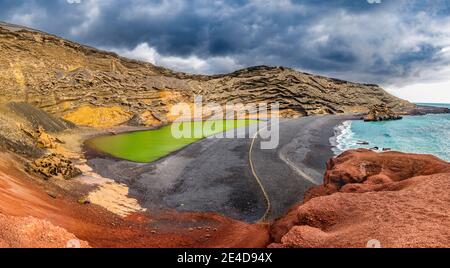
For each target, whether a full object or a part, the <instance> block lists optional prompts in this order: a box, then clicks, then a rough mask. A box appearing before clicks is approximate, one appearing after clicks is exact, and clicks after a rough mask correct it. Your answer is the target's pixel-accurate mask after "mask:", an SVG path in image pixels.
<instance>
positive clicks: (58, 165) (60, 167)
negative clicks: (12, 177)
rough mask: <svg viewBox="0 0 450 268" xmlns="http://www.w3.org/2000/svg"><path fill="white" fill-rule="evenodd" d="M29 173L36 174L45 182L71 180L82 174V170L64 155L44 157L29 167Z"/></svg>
mask: <svg viewBox="0 0 450 268" xmlns="http://www.w3.org/2000/svg"><path fill="white" fill-rule="evenodd" d="M26 170H27V172H29V173H32V174H36V175H38V176H40V177H42V178H44V179H45V180H49V179H51V178H61V179H65V180H69V179H72V178H75V177H77V176H79V175H81V174H82V172H81V170H80V169H79V168H77V167H75V165H74V164H73V163H72V161H70V160H69V159H67V158H66V157H64V156H62V155H58V154H51V155H46V156H43V157H41V158H39V159H37V160H35V161H33V162H31V163H29V164H28V165H27V168H26Z"/></svg>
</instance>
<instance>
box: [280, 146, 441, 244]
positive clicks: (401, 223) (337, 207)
mask: <svg viewBox="0 0 450 268" xmlns="http://www.w3.org/2000/svg"><path fill="white" fill-rule="evenodd" d="M449 191H450V163H448V162H445V161H442V160H440V159H438V158H436V157H434V156H431V155H414V154H404V153H398V152H388V153H381V154H379V153H375V152H372V151H369V150H365V149H360V150H352V151H347V152H345V153H343V154H342V155H340V156H339V157H337V158H335V159H332V160H330V161H329V162H328V167H327V172H326V175H325V183H324V185H322V186H319V187H316V188H313V189H311V190H310V191H309V192H308V193H307V194H306V195H305V203H304V204H303V205H300V206H297V207H295V208H294V209H292V211H291V212H290V213H289V214H288V215H287V216H286V217H284V218H282V219H280V220H278V221H277V222H276V223H275V224H274V226H273V227H272V236H273V238H274V240H275V242H276V243H275V244H273V245H272V247H366V246H367V245H368V244H369V246H373V245H375V246H381V247H447V246H448V245H449V243H450V229H449V228H448V226H450V213H449V204H450V196H449V194H448V193H449ZM374 239H376V240H377V241H375V240H374ZM369 241H375V242H373V243H370V242H369ZM368 242H369V243H368ZM378 242H379V243H380V244H381V245H380V244H378Z"/></svg>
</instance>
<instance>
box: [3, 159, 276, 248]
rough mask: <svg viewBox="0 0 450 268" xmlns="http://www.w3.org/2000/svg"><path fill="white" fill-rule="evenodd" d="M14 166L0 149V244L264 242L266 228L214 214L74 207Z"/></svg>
mask: <svg viewBox="0 0 450 268" xmlns="http://www.w3.org/2000/svg"><path fill="white" fill-rule="evenodd" d="M20 166H21V164H20V160H19V159H17V158H16V157H15V156H14V155H12V154H8V153H0V230H2V231H1V232H0V247H64V246H65V245H66V243H67V241H68V240H70V239H74V238H75V236H76V237H77V238H78V239H80V240H84V241H87V242H88V243H89V245H90V246H92V247H194V248H196V247H264V246H265V245H267V244H268V243H269V234H268V228H267V227H266V226H262V225H250V224H246V223H243V222H238V221H234V220H231V219H228V218H225V217H221V216H218V215H214V214H205V213H183V214H182V213H176V212H165V213H159V214H158V215H156V216H155V215H152V217H151V218H150V217H149V216H148V215H144V214H135V215H132V216H130V217H128V218H127V219H123V218H120V217H119V216H116V215H114V214H112V213H110V212H108V211H106V210H105V209H103V208H101V207H99V206H95V205H80V204H78V203H77V201H76V199H75V198H73V197H70V196H69V195H67V194H63V193H62V194H59V195H58V197H57V198H56V199H54V198H52V197H50V196H49V195H48V194H47V193H46V192H45V190H44V187H43V186H42V185H39V184H38V183H37V182H36V179H35V178H32V177H30V176H28V175H27V174H26V173H25V172H23V171H22V170H21V169H20ZM30 216H32V217H30ZM39 219H43V220H45V221H42V220H39ZM60 227H61V228H60ZM72 234H74V235H72ZM81 246H87V244H86V243H84V242H81Z"/></svg>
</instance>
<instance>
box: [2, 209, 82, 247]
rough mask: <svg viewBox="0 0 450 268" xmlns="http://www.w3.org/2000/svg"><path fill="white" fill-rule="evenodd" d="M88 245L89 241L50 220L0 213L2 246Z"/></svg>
mask: <svg viewBox="0 0 450 268" xmlns="http://www.w3.org/2000/svg"><path fill="white" fill-rule="evenodd" d="M86 247H89V245H88V243H87V242H85V241H82V240H79V239H78V238H76V237H75V236H74V235H73V234H71V233H69V232H67V231H66V230H65V229H63V228H61V227H57V226H54V225H53V224H51V223H50V222H48V221H43V220H39V219H36V218H33V217H13V216H5V215H2V214H0V248H86Z"/></svg>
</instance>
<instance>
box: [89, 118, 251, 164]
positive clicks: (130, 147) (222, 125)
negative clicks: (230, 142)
mask: <svg viewBox="0 0 450 268" xmlns="http://www.w3.org/2000/svg"><path fill="white" fill-rule="evenodd" d="M257 122H258V121H257V120H211V121H203V122H201V121H196V122H181V123H175V124H173V125H169V126H164V127H161V128H159V129H155V130H145V131H137V132H129V133H123V134H119V135H109V136H101V137H97V138H93V139H91V140H89V141H88V142H87V145H88V146H89V147H90V148H91V149H94V150H96V151H99V152H102V153H106V154H108V155H111V156H114V157H116V158H120V159H124V160H129V161H133V162H139V163H149V162H153V161H156V160H158V159H160V158H162V157H164V156H166V155H168V154H170V153H172V152H175V151H177V150H180V149H182V148H184V147H186V146H187V145H189V144H192V143H194V142H196V141H199V140H202V139H204V138H206V137H209V136H213V135H216V134H219V133H222V132H226V131H228V130H232V129H235V128H240V127H244V126H248V125H250V124H255V123H257ZM173 127H174V128H176V129H179V130H184V131H186V132H187V133H189V131H190V133H191V134H192V135H186V136H188V137H189V138H185V137H181V138H177V137H175V136H174V135H173V134H172V128H173ZM194 134H197V135H194Z"/></svg>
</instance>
